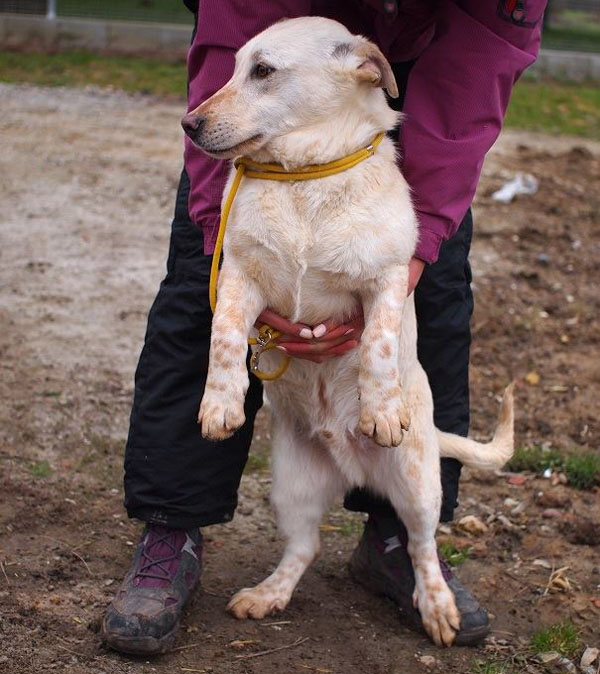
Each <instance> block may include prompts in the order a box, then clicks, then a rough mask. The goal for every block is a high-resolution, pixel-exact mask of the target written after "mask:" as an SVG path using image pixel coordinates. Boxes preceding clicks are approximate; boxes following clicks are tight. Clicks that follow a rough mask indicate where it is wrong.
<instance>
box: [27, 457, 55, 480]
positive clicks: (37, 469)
mask: <svg viewBox="0 0 600 674" xmlns="http://www.w3.org/2000/svg"><path fill="white" fill-rule="evenodd" d="M31 474H32V475H34V476H35V477H50V475H51V474H52V468H51V467H50V464H49V463H48V462H47V461H45V460H44V461H36V463H34V464H33V465H32V466H31Z"/></svg>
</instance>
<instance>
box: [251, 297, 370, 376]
mask: <svg viewBox="0 0 600 674" xmlns="http://www.w3.org/2000/svg"><path fill="white" fill-rule="evenodd" d="M265 324H267V325H270V326H271V327H272V328H274V329H275V330H278V331H279V332H282V333H283V336H282V337H280V338H279V339H278V340H277V348H278V349H279V350H280V351H282V352H283V353H286V354H287V355H288V356H292V357H293V358H304V359H305V360H312V361H313V362H315V363H322V362H323V361H325V360H327V359H328V358H333V357H335V356H343V355H344V354H346V353H348V351H352V349H354V348H356V346H357V345H358V343H359V341H360V336H361V335H362V331H363V329H364V327H365V321H364V317H363V314H362V309H360V310H359V312H357V314H356V315H355V316H354V317H353V318H350V319H348V320H347V321H346V322H345V323H334V322H333V321H331V320H326V321H324V322H323V323H320V324H319V325H317V326H315V327H314V328H311V327H310V326H308V325H305V324H304V323H291V322H290V321H288V320H287V319H286V318H283V316H280V315H279V314H276V313H275V312H274V311H271V309H265V310H264V311H263V312H262V313H261V314H260V316H259V317H258V319H257V320H256V323H255V326H256V327H257V328H260V327H262V326H263V325H265Z"/></svg>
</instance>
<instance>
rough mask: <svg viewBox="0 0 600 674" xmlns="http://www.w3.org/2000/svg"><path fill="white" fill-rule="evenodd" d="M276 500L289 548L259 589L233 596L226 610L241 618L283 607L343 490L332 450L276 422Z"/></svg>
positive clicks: (314, 551)
mask: <svg viewBox="0 0 600 674" xmlns="http://www.w3.org/2000/svg"><path fill="white" fill-rule="evenodd" d="M272 438H273V443H272V444H273V463H272V473H273V487H272V492H271V500H272V503H273V506H274V507H275V511H276V514H277V520H278V525H279V529H280V531H281V532H282V533H283V535H284V536H285V539H286V545H285V551H284V553H283V557H282V559H281V561H280V563H279V566H278V567H277V568H276V569H275V571H274V572H273V573H272V574H271V575H270V576H269V577H268V578H266V579H265V580H263V581H262V583H259V584H258V585H257V586H256V587H253V588H245V589H243V590H240V591H239V592H238V593H237V594H236V595H234V596H233V598H232V599H231V601H230V602H229V605H228V606H227V609H228V610H229V611H230V612H231V613H233V615H234V616H235V617H236V618H240V619H242V618H256V619H260V618H264V617H265V616H266V615H269V614H270V613H274V612H276V611H282V610H283V609H284V608H285V607H286V606H287V604H288V603H289V601H290V598H291V596H292V592H293V591H294V588H295V587H296V585H297V584H298V581H299V580H300V578H301V577H302V575H303V573H304V572H305V571H306V569H307V568H308V566H309V565H310V564H311V563H312V561H313V560H314V558H315V557H316V556H317V554H318V552H319V547H320V543H319V524H320V522H321V518H322V516H323V513H324V512H325V510H327V509H328V508H329V506H330V505H331V503H332V502H333V500H334V499H335V498H336V496H339V495H340V494H341V492H342V491H343V489H344V485H343V484H342V480H341V477H340V475H339V473H338V472H337V470H336V469H335V467H334V465H333V463H332V461H331V459H330V457H329V456H328V455H327V453H326V452H325V451H324V450H323V449H322V448H319V450H318V451H317V449H316V448H314V447H313V446H312V445H311V443H310V441H309V440H307V439H306V438H301V437H299V435H298V434H297V433H295V432H293V431H292V430H291V429H289V428H288V427H287V426H286V425H284V424H283V423H281V422H275V423H274V426H273V435H272Z"/></svg>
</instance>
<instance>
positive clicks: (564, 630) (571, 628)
mask: <svg viewBox="0 0 600 674" xmlns="http://www.w3.org/2000/svg"><path fill="white" fill-rule="evenodd" d="M530 643H531V647H532V648H533V649H535V651H536V652H537V653H547V652H548V651H556V652H557V653H560V654H561V655H564V656H565V657H567V658H574V657H575V656H576V655H578V652H579V651H580V650H581V649H582V648H583V642H582V641H581V637H580V636H579V631H578V630H577V628H576V627H575V625H573V623H572V622H570V621H569V620H566V621H564V622H561V623H555V624H554V625H550V626H549V627H544V628H542V629H540V630H538V631H537V632H536V633H535V634H534V635H533V636H532V637H531V642H530Z"/></svg>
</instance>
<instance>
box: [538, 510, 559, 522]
mask: <svg viewBox="0 0 600 674" xmlns="http://www.w3.org/2000/svg"><path fill="white" fill-rule="evenodd" d="M562 515H563V514H562V513H561V511H560V510H557V509H556V508H546V510H544V512H543V513H542V517H544V518H545V519H547V520H551V519H556V518H557V517H562Z"/></svg>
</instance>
